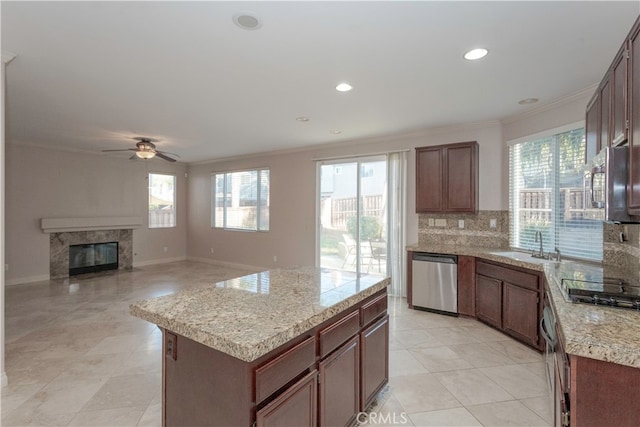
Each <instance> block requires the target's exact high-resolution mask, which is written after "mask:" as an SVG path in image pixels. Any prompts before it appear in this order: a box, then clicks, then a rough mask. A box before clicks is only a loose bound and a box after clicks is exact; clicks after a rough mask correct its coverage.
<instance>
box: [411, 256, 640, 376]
mask: <svg viewBox="0 0 640 427" xmlns="http://www.w3.org/2000/svg"><path fill="white" fill-rule="evenodd" d="M407 250H411V251H414V252H431V253H441V254H452V255H467V256H474V257H477V258H482V259H488V260H492V261H497V262H501V263H504V264H508V265H513V266H517V267H523V268H528V269H530V270H537V271H543V272H544V273H545V276H546V279H547V280H546V281H547V290H548V291H549V294H550V300H551V303H552V305H553V307H554V309H555V312H556V315H557V319H556V320H557V322H558V323H559V325H560V330H561V333H562V336H563V341H564V347H565V351H566V352H567V353H569V354H572V355H575V356H582V357H589V358H591V359H596V360H603V361H606V362H612V363H618V364H620V365H626V366H632V367H635V368H640V312H638V311H635V310H624V309H620V308H612V307H605V306H595V305H589V304H578V303H573V302H569V301H567V300H566V299H565V298H564V296H563V294H562V292H561V291H560V284H561V279H562V278H571V277H575V278H585V277H590V278H592V279H593V280H597V279H598V278H600V279H601V278H602V277H603V276H607V277H618V278H623V279H625V281H627V282H632V283H635V282H638V275H637V273H636V274H632V273H629V272H626V271H623V270H618V269H615V268H613V267H609V266H604V267H603V266H602V265H598V264H589V263H582V262H574V261H563V262H562V263H560V264H558V263H555V262H544V261H542V260H538V259H535V258H530V256H529V254H526V253H518V252H514V251H509V250H508V249H499V248H498V249H492V248H480V247H464V246H452V245H411V246H407Z"/></svg>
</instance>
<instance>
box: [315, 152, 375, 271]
mask: <svg viewBox="0 0 640 427" xmlns="http://www.w3.org/2000/svg"><path fill="white" fill-rule="evenodd" d="M318 175H319V176H318V182H319V189H318V199H319V200H318V207H319V209H318V215H319V219H318V239H317V240H318V245H319V248H318V251H317V253H318V254H319V259H318V265H319V266H320V267H326V268H338V269H343V270H348V271H355V272H362V273H369V274H380V275H384V276H386V275H387V240H388V239H387V232H388V230H387V228H388V227H387V158H386V156H377V157H370V158H362V159H353V160H344V159H343V160H340V161H334V162H328V161H324V162H320V163H319V166H318Z"/></svg>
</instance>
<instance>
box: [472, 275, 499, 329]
mask: <svg viewBox="0 0 640 427" xmlns="http://www.w3.org/2000/svg"><path fill="white" fill-rule="evenodd" d="M476 317H477V318H478V319H479V320H482V321H483V322H485V323H488V324H489V325H491V326H495V327H496V328H499V329H502V282H501V281H500V280H497V279H494V278H491V277H486V276H483V275H481V274H477V275H476Z"/></svg>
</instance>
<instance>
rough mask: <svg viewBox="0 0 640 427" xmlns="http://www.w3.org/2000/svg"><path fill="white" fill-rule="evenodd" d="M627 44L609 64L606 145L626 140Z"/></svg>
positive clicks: (627, 123)
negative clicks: (608, 121)
mask: <svg viewBox="0 0 640 427" xmlns="http://www.w3.org/2000/svg"><path fill="white" fill-rule="evenodd" d="M627 58H628V54H627V44H626V43H625V44H623V45H622V48H621V49H620V51H619V52H618V54H617V55H616V57H615V59H614V60H613V64H612V65H611V72H610V73H611V84H610V86H611V113H610V114H611V120H610V123H611V125H610V137H609V138H610V139H609V144H608V145H618V144H620V143H622V142H624V141H626V140H627V128H628V125H629V120H628V118H629V116H628V111H627V110H628V109H627V63H628V61H627Z"/></svg>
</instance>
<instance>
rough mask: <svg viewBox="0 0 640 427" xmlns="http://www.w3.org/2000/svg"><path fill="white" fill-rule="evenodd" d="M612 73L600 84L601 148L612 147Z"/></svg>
mask: <svg viewBox="0 0 640 427" xmlns="http://www.w3.org/2000/svg"><path fill="white" fill-rule="evenodd" d="M610 77H611V72H609V73H608V74H607V75H606V77H605V79H604V80H603V81H602V83H601V84H600V85H601V86H600V146H601V147H602V148H604V147H608V146H610V145H611V132H610V129H611V78H610Z"/></svg>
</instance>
